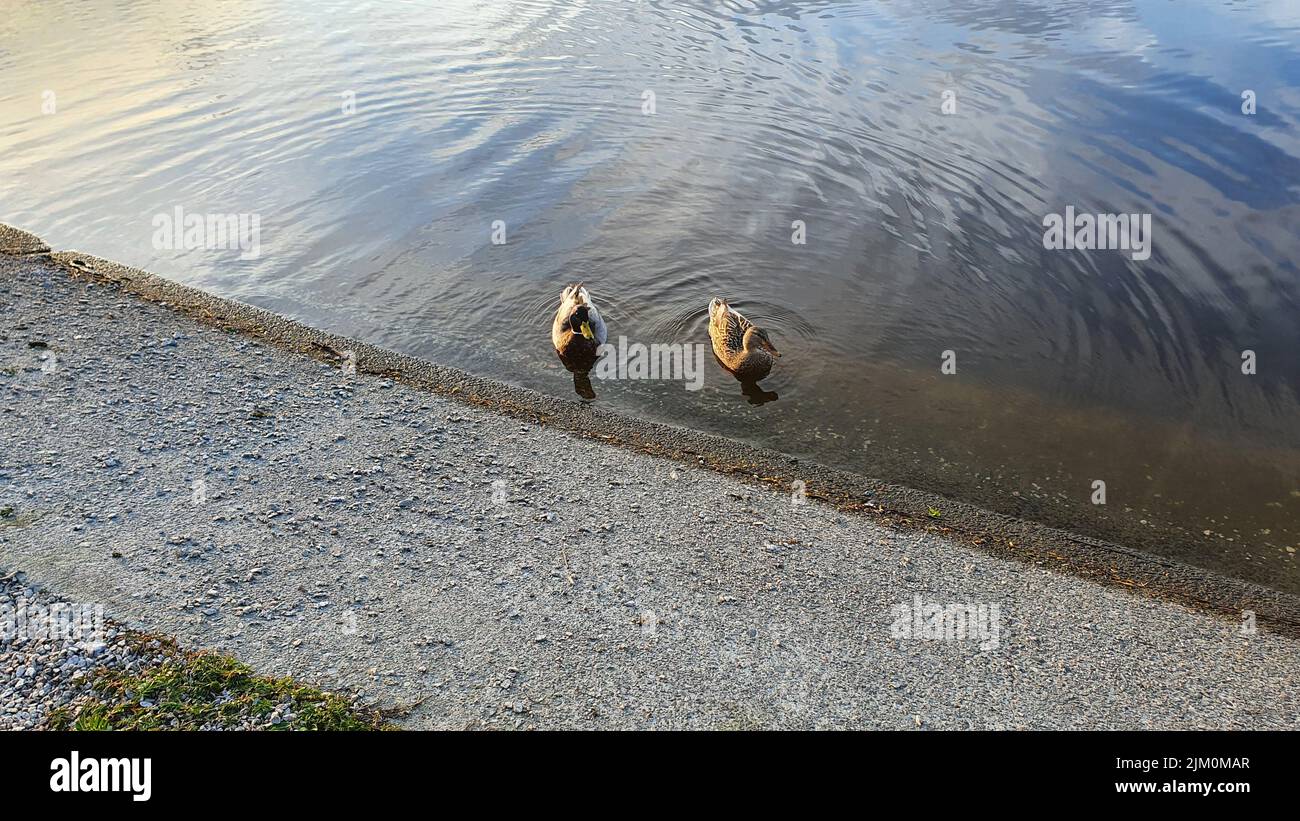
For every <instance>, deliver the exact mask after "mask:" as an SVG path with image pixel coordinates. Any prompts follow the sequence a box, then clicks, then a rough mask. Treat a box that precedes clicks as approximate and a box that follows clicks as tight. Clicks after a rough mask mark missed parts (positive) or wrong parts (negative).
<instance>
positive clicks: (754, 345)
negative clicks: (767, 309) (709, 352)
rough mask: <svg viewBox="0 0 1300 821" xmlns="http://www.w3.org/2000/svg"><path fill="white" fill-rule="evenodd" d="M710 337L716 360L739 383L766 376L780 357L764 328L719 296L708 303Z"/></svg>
mask: <svg viewBox="0 0 1300 821" xmlns="http://www.w3.org/2000/svg"><path fill="white" fill-rule="evenodd" d="M709 338H710V339H712V340H713V353H714V355H715V356H717V357H718V361H719V362H721V363H722V366H723V367H724V368H726V369H727V370H729V371H731V372H732V373H733V374H735V375H736V378H737V379H740V380H741V381H742V382H757V381H758V380H760V379H762V378H763V377H765V376H767V374H768V372H769V371H771V370H772V365H773V364H775V362H776V360H777V359H778V358H779V357H780V356H781V354H780V353H778V352H777V350H776V347H775V346H774V345H772V340H771V339H769V338H768V335H767V331H765V330H763V329H762V328H760V327H758V326H757V325H755V324H754V323H752V322H750V321H749V320H748V319H745V318H744V317H743V316H741V315H740V312H739V311H737V310H736V309H734V308H732V307H731V306H730V305H728V304H727V303H726V302H725V301H724V300H721V299H714V300H713V301H711V302H710V303H709Z"/></svg>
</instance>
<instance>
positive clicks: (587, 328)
mask: <svg viewBox="0 0 1300 821" xmlns="http://www.w3.org/2000/svg"><path fill="white" fill-rule="evenodd" d="M579 330H580V331H582V335H583V336H584V337H586V338H587V339H595V338H596V334H595V332H594V331H592V330H591V323H590V322H584V323H582V326H581V328H579Z"/></svg>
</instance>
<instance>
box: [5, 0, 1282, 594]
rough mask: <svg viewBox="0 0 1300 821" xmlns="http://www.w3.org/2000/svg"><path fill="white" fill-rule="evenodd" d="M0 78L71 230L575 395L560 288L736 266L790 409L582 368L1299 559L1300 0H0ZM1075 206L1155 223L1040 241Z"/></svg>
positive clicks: (630, 385) (253, 298)
mask: <svg viewBox="0 0 1300 821" xmlns="http://www.w3.org/2000/svg"><path fill="white" fill-rule="evenodd" d="M0 79H2V80H3V82H0V220H2V221H6V222H9V223H11V224H15V225H19V226H22V227H25V228H28V229H29V230H33V231H35V232H37V233H39V234H41V235H42V236H43V237H44V238H45V239H46V240H48V241H49V242H51V243H52V244H53V245H55V246H56V247H63V248H74V247H75V248H78V249H80V250H83V251H88V252H92V253H96V254H99V255H101V256H106V257H110V258H115V259H119V260H122V261H125V262H128V263H131V264H135V265H138V266H141V267H144V268H148V269H150V270H153V271H155V272H158V273H160V274H163V275H166V276H169V277H173V278H176V279H179V280H183V281H186V282H189V283H192V284H195V285H198V286H201V287H204V288H208V289H211V290H214V291H217V292H220V293H222V294H225V295H228V296H231V297H235V298H238V299H242V300H245V301H248V302H252V303H255V304H258V305H262V306H264V307H267V308H271V309H273V310H277V311H280V312H283V313H287V314H291V315H293V316H296V317H299V318H302V319H304V320H306V321H308V322H310V323H313V324H317V325H321V326H325V327H328V328H330V329H333V330H337V331H341V332H344V333H348V334H352V335H357V336H361V337H364V338H366V339H368V340H371V341H373V342H377V343H380V344H383V345H386V346H390V347H393V348H397V349H400V350H403V351H407V352H410V353H415V354H419V355H423V356H426V357H429V358H432V359H434V360H436V361H439V362H443V363H447V364H452V365H457V366H460V367H463V368H466V369H468V370H470V371H474V372H476V373H481V374H484V375H488V376H492V377H496V378H500V379H504V380H507V381H511V382H515V383H518V384H522V385H526V386H529V387H533V388H537V389H540V390H543V391H547V392H551V393H554V394H556V395H561V396H568V397H571V398H573V399H574V401H578V400H577V397H575V396H573V383H572V380H571V378H570V377H569V374H568V373H566V372H565V371H564V370H563V369H562V368H561V367H560V364H559V362H558V361H557V360H556V358H555V355H554V353H553V352H552V351H551V349H550V347H549V311H551V310H553V306H554V303H555V301H556V299H557V298H558V295H559V291H560V288H561V287H562V285H563V284H564V283H566V282H568V281H572V280H578V279H582V280H585V281H586V282H587V283H588V286H589V287H590V289H591V290H592V292H593V295H594V297H595V298H596V300H597V301H598V303H599V304H601V305H602V306H604V307H605V309H606V311H605V312H606V315H607V317H608V320H609V323H610V329H611V333H612V334H613V335H615V336H617V335H620V334H621V335H626V336H627V337H629V338H630V339H632V340H635V341H642V342H703V341H706V336H705V323H706V314H705V307H706V305H707V303H708V300H709V298H710V297H712V296H715V295H718V296H724V297H727V298H729V299H731V300H732V301H733V303H734V304H735V305H736V306H738V307H739V308H740V309H741V310H743V311H745V312H746V313H747V314H749V315H750V317H751V318H752V319H755V320H757V321H759V322H760V323H762V324H763V325H765V326H766V327H767V328H769V330H770V331H771V334H772V338H773V341H774V342H775V343H776V345H777V347H779V348H780V349H781V351H782V353H783V354H784V356H783V358H782V360H781V363H780V365H779V366H778V368H777V370H776V371H775V372H774V373H773V375H772V376H771V377H769V378H768V379H767V380H766V381H765V382H764V384H763V387H764V389H765V390H766V391H767V392H768V396H767V398H768V399H769V401H766V402H761V403H754V402H752V401H751V400H752V399H753V397H751V396H746V395H745V394H744V393H743V392H742V389H741V386H740V385H739V384H738V383H737V382H735V381H734V380H733V379H731V377H729V376H728V375H727V374H726V373H725V372H723V371H722V370H721V369H719V368H718V366H717V365H716V363H715V362H714V361H713V360H712V358H711V357H710V358H709V360H708V361H707V368H708V370H707V372H706V380H705V385H704V389H703V390H701V391H699V392H698V393H693V392H688V391H686V390H684V389H683V387H682V385H681V384H680V383H673V382H628V381H624V382H600V381H597V383H596V391H597V393H598V395H599V396H598V399H597V401H599V402H607V403H610V404H612V405H614V406H616V407H619V408H623V409H625V410H629V411H631V412H633V413H636V414H640V415H643V416H646V417H652V418H658V419H666V420H670V421H673V422H676V423H679V424H683V425H687V426H692V427H697V428H702V429H707V430H712V431H717V432H721V433H724V434H726V435H729V436H732V437H736V438H742V439H746V440H750V441H754V442H758V443H762V444H766V445H771V446H775V447H777V448H780V449H783V450H785V451H788V452H791V453H794V454H796V455H800V456H807V457H812V458H814V459H816V460H818V461H821V462H825V463H830V464H834V465H838V466H842V467H848V468H852V469H856V470H859V471H862V472H865V473H867V474H869V475H872V476H877V477H881V478H885V479H889V480H894V481H901V482H904V483H909V484H912V485H916V486H919V487H923V488H927V489H931V490H936V491H939V492H942V493H945V494H948V495H950V496H954V497H958V498H961V499H966V500H971V501H974V502H977V503H979V504H981V505H984V506H987V507H990V508H993V509H996V510H999V511H1004V512H1009V513H1015V514H1020V515H1024V516H1028V517H1031V518H1035V519H1038V520H1040V521H1045V522H1048V523H1050V524H1055V525H1060V526H1065V527H1069V528H1073V529H1076V530H1080V531H1083V532H1086V533H1090V534H1094V535H1098V536H1102V537H1108V538H1115V539H1118V540H1120V541H1122V542H1125V543H1128V544H1132V545H1134V546H1138V547H1143V548H1145V549H1148V550H1152V551H1155V552H1159V553H1162V554H1164V555H1168V556H1171V557H1175V558H1180V559H1184V560H1187V561H1191V562H1193V563H1196V564H1199V565H1202V566H1206V567H1211V568H1214V569H1217V570H1220V571H1224V572H1227V573H1231V574H1234V575H1238V576H1241V577H1244V578H1248V579H1252V580H1256V581H1260V582H1263V583H1265V584H1269V585H1272V586H1275V587H1279V588H1281V589H1286V590H1291V591H1300V573H1298V572H1297V568H1296V556H1295V551H1296V549H1297V547H1298V546H1300V421H1298V417H1297V391H1298V388H1300V323H1298V318H1300V311H1298V310H1297V309H1298V308H1300V273H1298V272H1297V269H1296V260H1297V259H1300V207H1298V203H1300V131H1298V130H1297V123H1298V122H1300V5H1298V4H1297V3H1295V2H1294V0H1253V1H1252V0H1242V1H1241V2H1220V1H1218V0H1184V1H1183V2H1177V3H1172V2H1166V0H1136V1H1128V0H1124V1H1121V0H1079V1H1078V2H1068V1H1065V2H1049V1H1048V0H1043V2H1035V1H1033V0H1019V1H1017V0H1011V1H1010V2H1008V0H964V1H963V2H942V1H941V0H930V2H911V1H910V0H909V1H908V2H902V1H901V0H900V2H830V1H829V0H824V1H823V2H756V1H755V0H749V1H743V0H734V2H733V1H732V0H727V1H726V2H703V0H698V1H697V2H666V1H659V0H641V2H631V0H628V1H627V2H618V1H617V0H601V1H599V2H596V1H595V0H590V1H589V2H580V1H579V2H545V1H543V0H529V1H528V2H460V1H457V0H450V1H449V0H438V1H437V2H433V0H430V2H419V3H390V2H370V3H344V2H334V0H313V1H312V2H301V1H298V0H280V2H274V1H273V0H225V1H224V2H220V3H214V2H210V0H193V1H190V0H150V2H144V1H143V0H141V1H139V2H132V1H131V0H114V1H113V2H110V1H109V0H89V2H71V0H41V2H35V1H34V0H8V2H6V3H5V4H4V13H3V15H0ZM1246 90H1250V91H1252V92H1254V99H1255V101H1256V106H1257V107H1256V111H1255V113H1254V114H1253V115H1249V114H1245V113H1243V111H1242V105H1243V99H1242V94H1243V92H1244V91H1246ZM651 95H653V96H651ZM351 101H355V111H352V112H351V113H349V112H348V111H345V108H347V107H348V106H347V104H348V103H349V102H351ZM945 101H948V102H949V104H950V108H949V110H948V111H947V112H945V108H944V104H945ZM651 103H653V110H652V111H651ZM951 106H955V108H953V107H951ZM178 206H179V207H182V208H183V209H185V210H187V211H190V212H197V213H245V214H256V215H258V217H259V218H260V221H261V248H260V251H261V254H260V256H259V257H258V258H256V259H241V258H240V254H239V253H238V251H227V250H220V249H202V248H198V249H193V250H167V249H160V248H155V243H154V241H153V240H154V233H155V228H154V224H153V220H154V217H155V215H157V214H160V213H172V212H173V211H174V209H175V208H176V207H178ZM1067 206H1073V207H1074V208H1075V209H1076V210H1077V211H1081V212H1083V211H1086V212H1091V213H1137V214H1150V215H1151V218H1152V245H1151V253H1150V257H1149V258H1148V259H1145V260H1134V259H1133V258H1132V255H1131V254H1129V253H1121V252H1119V251H1089V252H1085V251H1066V250H1060V251H1056V250H1052V251H1049V250H1045V249H1044V247H1043V232H1044V229H1043V219H1044V216H1045V215H1048V214H1053V213H1062V212H1063V211H1064V209H1065V208H1066V207H1067ZM496 221H500V222H501V223H502V224H503V225H504V230H505V237H506V241H505V243H504V244H500V245H497V244H493V242H492V232H493V223H494V222H496ZM796 221H799V222H802V224H803V225H804V226H805V231H806V243H804V244H797V243H795V242H792V235H793V234H794V231H795V230H796V229H795V227H794V224H795V223H796ZM1245 350H1251V351H1254V352H1255V357H1256V361H1257V372H1256V373H1255V374H1243V373H1242V352H1243V351H1245ZM944 351H953V352H954V354H955V357H956V365H957V371H956V373H955V374H951V375H945V374H943V373H941V370H940V364H941V356H942V353H943V352H944ZM771 394H775V398H774V399H773V398H772V396H771ZM809 478H810V479H815V477H809ZM1096 480H1102V481H1104V482H1106V490H1107V500H1106V501H1107V503H1106V504H1105V505H1104V506H1102V505H1094V504H1092V503H1091V497H1092V495H1093V483H1094V482H1095V481H1096Z"/></svg>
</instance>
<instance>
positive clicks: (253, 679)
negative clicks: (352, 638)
mask: <svg viewBox="0 0 1300 821" xmlns="http://www.w3.org/2000/svg"><path fill="white" fill-rule="evenodd" d="M134 638H135V641H136V642H137V643H138V644H139V646H140V647H141V648H143V649H142V652H143V653H145V654H147V655H156V654H158V653H160V652H161V653H162V654H163V657H164V658H163V660H162V661H161V662H160V663H158V664H154V665H151V666H149V667H148V668H147V669H145V670H141V671H138V672H125V671H122V670H112V669H106V668H101V669H100V670H98V671H96V672H95V673H94V674H93V675H94V679H93V680H92V684H91V686H92V691H93V694H94V695H93V698H92V699H91V700H90V701H89V702H87V703H84V704H82V705H81V706H80V707H78V708H77V709H76V710H75V712H73V711H71V710H69V709H67V708H63V709H60V710H57V711H55V712H53V713H51V715H50V719H49V726H50V728H51V729H55V730H198V729H200V728H203V727H205V726H209V727H211V726H215V727H222V728H228V729H236V728H239V727H241V726H243V724H244V723H245V722H246V721H247V720H248V719H250V718H252V719H257V720H259V722H260V721H264V720H266V719H268V718H269V717H270V716H271V714H272V712H273V711H274V710H275V707H276V705H279V704H286V703H287V704H288V707H289V711H290V713H291V717H290V718H288V719H286V720H285V721H284V722H282V723H280V724H277V725H274V726H271V727H269V728H268V729H274V730H383V729H391V725H389V724H387V723H386V722H385V720H384V716H383V714H382V713H380V712H378V711H367V710H364V709H362V708H359V707H357V706H356V705H354V704H353V703H352V702H351V701H350V700H348V699H347V698H344V697H343V696H340V695H337V694H335V693H326V692H322V691H320V690H317V689H315V688H312V687H306V686H304V685H301V684H298V683H296V682H294V681H293V680H292V679H290V678H288V677H285V678H268V677H266V676H259V675H256V674H255V673H254V672H253V671H252V669H251V668H250V667H248V666H247V665H245V664H243V663H241V662H239V661H236V660H235V659H233V658H230V657H229V656H224V655H220V654H218V653H210V652H195V651H187V650H182V649H181V648H180V647H178V646H177V645H176V644H175V642H172V641H171V640H169V639H155V638H154V637H151V636H143V637H134ZM155 640H156V641H159V642H160V647H159V648H144V647H143V645H144V644H145V643H146V642H153V641H155Z"/></svg>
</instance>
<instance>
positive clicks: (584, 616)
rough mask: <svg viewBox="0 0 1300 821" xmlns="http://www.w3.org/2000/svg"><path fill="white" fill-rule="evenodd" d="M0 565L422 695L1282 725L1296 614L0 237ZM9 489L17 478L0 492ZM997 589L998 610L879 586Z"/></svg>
mask: <svg viewBox="0 0 1300 821" xmlns="http://www.w3.org/2000/svg"><path fill="white" fill-rule="evenodd" d="M0 302H2V303H3V312H4V317H5V323H4V328H3V330H2V331H0V333H3V339H2V340H0V442H2V443H3V447H2V448H0V514H3V518H2V519H0V573H7V572H11V571H14V570H22V571H24V572H25V573H26V574H27V577H28V579H29V583H39V584H41V585H45V586H48V587H49V588H50V589H52V590H55V591H58V592H60V593H61V594H62V595H64V596H66V597H68V598H71V599H73V600H77V601H86V602H102V603H104V604H105V606H106V608H107V610H108V612H109V613H110V614H111V615H112V616H114V617H116V618H120V619H122V620H124V621H125V622H126V623H128V624H131V625H132V626H135V627H140V628H143V629H147V630H150V631H156V632H162V633H166V634H170V635H174V636H176V637H177V638H178V639H179V640H180V641H182V643H185V644H187V645H190V646H195V647H209V648H214V649H219V650H223V651H227V652H230V653H232V654H233V655H235V656H236V657H238V658H240V659H241V660H243V661H246V662H248V663H249V664H251V665H252V666H253V667H255V668H256V669H257V670H258V671H259V672H264V673H268V674H276V675H280V674H291V675H294V676H295V677H297V678H299V679H300V680H302V681H303V682H305V683H309V684H314V685H317V686H320V687H322V688H325V689H347V690H353V689H360V690H362V692H363V693H364V698H365V699H366V700H368V701H369V702H370V703H372V704H375V705H377V706H385V707H387V706H394V705H399V706H406V707H408V708H409V712H408V714H407V717H406V718H405V720H404V721H405V723H406V725H407V726H410V727H415V728H434V727H438V728H462V727H500V728H751V727H777V728H803V727H844V728H850V727H852V728H1019V727H1023V728H1147V727H1150V728H1200V727H1236V728H1268V727H1281V728H1293V727H1296V725H1297V716H1298V705H1300V698H1298V697H1297V694H1296V682H1297V681H1300V653H1298V652H1297V650H1298V649H1300V644H1298V643H1297V642H1296V640H1294V639H1291V638H1287V637H1285V636H1282V635H1277V634H1273V633H1269V632H1266V631H1257V632H1255V633H1253V634H1249V633H1243V631H1242V626H1241V624H1240V623H1239V622H1238V621H1236V620H1232V619H1225V618H1223V617H1221V616H1217V615H1212V614H1208V613H1205V612H1200V611H1197V610H1192V609H1188V608H1186V607H1183V606H1180V605H1177V604H1173V603H1169V602H1164V601H1159V600H1156V599H1153V598H1148V597H1140V596H1136V595H1132V594H1129V593H1126V592H1124V591H1123V590H1122V589H1118V588H1115V587H1103V586H1099V585H1096V584H1094V583H1092V582H1089V581H1086V580H1084V579H1080V578H1077V577H1074V576H1070V575H1062V574H1058V573H1055V572H1052V571H1049V570H1045V569H1042V568H1039V567H1035V566H1033V565H1029V564H1025V563H1021V562H1016V561H1007V560H1004V559H1000V558H996V557H993V556H990V555H988V554H986V553H982V552H979V551H976V550H973V549H971V548H968V547H965V546H963V545H961V544H958V543H954V542H950V541H947V540H944V539H942V538H940V537H937V536H934V535H931V534H926V533H922V532H908V533H901V532H897V531H893V530H890V529H887V528H884V527H881V526H879V525H877V524H875V523H873V522H872V521H870V520H869V519H867V518H865V517H861V516H856V515H853V514H845V513H842V512H839V511H837V510H835V509H833V508H831V507H827V506H823V505H821V504H820V503H818V502H816V501H813V500H802V501H803V503H797V502H799V501H801V500H797V499H793V498H792V497H791V496H790V495H788V494H782V493H777V492H773V491H768V490H764V489H762V488H759V487H756V486H754V485H751V484H744V483H741V482H739V481H737V480H735V479H733V478H730V477H727V476H724V475H720V474H717V473H714V472H712V471H708V470H703V469H699V468H696V467H694V466H691V465H688V464H683V463H680V462H675V461H670V460H667V459H660V458H657V457H652V456H648V455H643V454H638V453H634V452H631V451H628V450H626V449H620V448H614V447H610V446H607V445H605V444H602V443H600V442H597V441H592V440H589V439H584V438H579V437H575V436H572V435H570V434H567V433H564V432H560V431H556V430H553V429H551V428H548V427H546V426H538V425H533V424H526V423H521V422H520V421H519V420H518V419H516V418H511V417H508V416H504V415H501V414H497V413H494V412H492V411H491V410H487V409H482V408H478V407H473V406H469V405H465V404H461V403H459V402H457V401H455V400H454V399H447V398H442V397H439V396H436V395H433V394H430V393H426V392H423V391H420V390H417V389H413V388H410V387H406V386H404V385H402V384H400V383H394V382H392V381H389V380H386V379H383V378H380V377H376V376H360V377H357V376H348V375H345V374H344V373H342V372H340V370H339V369H337V368H335V367H331V366H329V365H325V364H322V363H320V362H318V361H315V360H312V359H309V358H307V357H304V356H301V355H298V354H295V353H293V352H291V351H287V350H285V349H283V348H279V347H276V346H264V345H262V344H259V343H258V342H256V341H254V340H251V339H249V338H247V337H244V336H241V335H236V334H231V333H226V332H222V331H220V330H217V329H215V328H211V327H208V326H205V325H200V324H198V323H196V322H195V321H193V320H191V319H188V318H186V317H184V316H180V315H177V314H175V313H173V312H172V311H170V310H168V309H167V308H165V307H162V306H158V305H155V304H151V303H147V302H143V301H141V300H139V299H137V298H135V297H132V296H129V295H125V294H122V293H119V292H118V291H117V290H116V289H115V288H113V287H110V286H104V285H95V284H90V283H86V282H79V281H74V280H72V279H70V278H69V276H68V275H67V273H65V272H64V271H62V270H59V269H58V268H56V267H55V266H54V265H53V264H52V263H50V262H49V261H48V260H45V259H42V258H40V257H26V258H21V259H20V258H5V257H0ZM4 508H10V509H9V510H4ZM915 596H921V597H922V599H923V600H924V601H925V602H934V603H940V604H945V603H969V604H972V605H982V606H985V607H991V606H993V605H996V606H997V609H998V615H999V622H998V623H999V625H1000V630H999V633H998V638H997V641H996V642H989V641H980V640H972V639H966V640H961V639H951V640H924V639H918V638H900V637H897V636H896V635H894V632H895V631H893V630H891V625H892V623H893V622H894V620H895V613H894V612H893V611H892V608H894V607H895V606H896V605H901V604H906V603H911V602H913V601H914V597H915Z"/></svg>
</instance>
